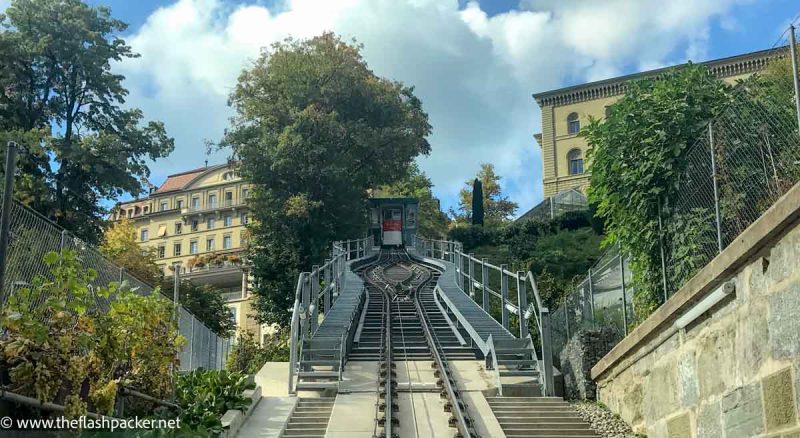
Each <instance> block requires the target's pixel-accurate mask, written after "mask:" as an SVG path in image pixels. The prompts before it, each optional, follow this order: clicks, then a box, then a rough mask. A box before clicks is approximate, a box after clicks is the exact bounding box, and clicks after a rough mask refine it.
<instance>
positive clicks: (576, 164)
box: [567, 149, 583, 175]
mask: <svg viewBox="0 0 800 438" xmlns="http://www.w3.org/2000/svg"><path fill="white" fill-rule="evenodd" d="M567 163H569V174H570V175H580V174H582V173H583V155H582V154H581V150H580V149H572V150H571V151H569V153H567Z"/></svg>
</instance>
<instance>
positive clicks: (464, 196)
mask: <svg viewBox="0 0 800 438" xmlns="http://www.w3.org/2000/svg"><path fill="white" fill-rule="evenodd" d="M476 178H477V179H478V180H479V181H480V182H481V188H482V190H483V213H484V219H485V222H486V224H487V225H499V224H502V223H504V222H508V221H509V220H510V219H511V217H512V216H513V215H514V212H516V211H517V207H518V205H517V203H515V202H513V201H511V200H509V199H508V196H504V195H503V189H502V187H501V186H500V180H501V179H502V178H501V177H500V175H497V174H496V173H495V170H494V165H493V164H490V163H483V164H481V170H480V171H478V175H477V176H476ZM464 185H465V187H464V188H463V189H461V191H460V192H459V204H458V212H451V213H452V214H453V215H454V216H455V217H456V219H457V220H458V221H459V222H462V223H463V222H467V223H469V222H471V220H472V189H473V180H469V181H466V182H465V183H464Z"/></svg>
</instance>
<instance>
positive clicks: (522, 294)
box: [517, 272, 528, 339]
mask: <svg viewBox="0 0 800 438" xmlns="http://www.w3.org/2000/svg"><path fill="white" fill-rule="evenodd" d="M526 275H527V273H525V272H517V311H518V313H519V338H520V339H525V337H526V336H528V321H527V320H526V319H525V312H526V311H527V310H528V292H527V289H526V288H525V280H526V279H527V276H526Z"/></svg>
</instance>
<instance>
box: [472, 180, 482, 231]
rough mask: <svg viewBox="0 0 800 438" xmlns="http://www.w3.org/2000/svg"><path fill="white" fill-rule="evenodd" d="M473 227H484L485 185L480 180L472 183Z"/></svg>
mask: <svg viewBox="0 0 800 438" xmlns="http://www.w3.org/2000/svg"><path fill="white" fill-rule="evenodd" d="M472 225H483V184H482V183H481V180H479V179H478V178H475V181H473V182H472Z"/></svg>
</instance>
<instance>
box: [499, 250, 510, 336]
mask: <svg viewBox="0 0 800 438" xmlns="http://www.w3.org/2000/svg"><path fill="white" fill-rule="evenodd" d="M507 267H508V265H500V271H501V272H503V273H505V272H506V268H507ZM506 302H508V275H502V276H501V277H500V322H501V323H502V324H503V327H504V328H505V329H506V330H508V307H506Z"/></svg>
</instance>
